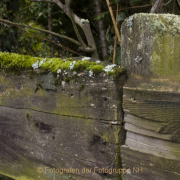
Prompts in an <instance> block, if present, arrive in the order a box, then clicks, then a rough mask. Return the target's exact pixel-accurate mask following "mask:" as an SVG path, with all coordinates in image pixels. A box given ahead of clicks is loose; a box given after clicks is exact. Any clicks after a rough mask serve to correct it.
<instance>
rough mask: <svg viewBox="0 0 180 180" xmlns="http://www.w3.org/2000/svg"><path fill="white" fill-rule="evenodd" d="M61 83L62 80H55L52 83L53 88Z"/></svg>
mask: <svg viewBox="0 0 180 180" xmlns="http://www.w3.org/2000/svg"><path fill="white" fill-rule="evenodd" d="M61 83H62V80H61V79H56V80H55V81H54V85H55V86H58V85H60V84H61Z"/></svg>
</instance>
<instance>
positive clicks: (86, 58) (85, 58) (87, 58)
mask: <svg viewBox="0 0 180 180" xmlns="http://www.w3.org/2000/svg"><path fill="white" fill-rule="evenodd" d="M89 59H91V58H90V57H84V58H82V61H84V60H89Z"/></svg>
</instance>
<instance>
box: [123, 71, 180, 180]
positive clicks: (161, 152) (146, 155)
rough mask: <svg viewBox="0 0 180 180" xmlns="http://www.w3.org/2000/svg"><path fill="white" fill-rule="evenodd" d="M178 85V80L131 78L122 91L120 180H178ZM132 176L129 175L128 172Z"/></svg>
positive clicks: (179, 169)
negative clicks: (136, 170)
mask: <svg viewBox="0 0 180 180" xmlns="http://www.w3.org/2000/svg"><path fill="white" fill-rule="evenodd" d="M179 87H180V81H179V77H178V76H157V75H144V74H143V75H137V74H133V75H132V76H131V77H130V78H129V79H128V80H127V82H126V84H125V85H124V87H123V92H124V93H123V109H124V113H125V114H124V122H125V125H124V128H125V129H126V131H127V133H126V141H125V146H121V156H122V163H123V168H125V169H128V168H130V169H133V168H134V167H142V168H143V172H142V173H131V174H128V173H125V174H123V175H122V178H123V180H132V179H139V180H159V179H162V180H169V179H173V180H174V179H176V180H178V179H180V168H179V167H180V166H179V165H180V164H179V163H180V151H179V149H180V121H179V119H180V111H179V109H180V92H179ZM131 172H132V171H131Z"/></svg>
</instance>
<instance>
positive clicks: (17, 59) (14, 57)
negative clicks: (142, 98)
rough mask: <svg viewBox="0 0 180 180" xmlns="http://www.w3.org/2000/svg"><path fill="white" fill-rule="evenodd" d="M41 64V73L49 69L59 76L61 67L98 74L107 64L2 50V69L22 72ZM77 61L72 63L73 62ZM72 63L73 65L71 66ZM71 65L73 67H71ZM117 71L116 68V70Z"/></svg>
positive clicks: (0, 55)
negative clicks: (4, 51)
mask: <svg viewBox="0 0 180 180" xmlns="http://www.w3.org/2000/svg"><path fill="white" fill-rule="evenodd" d="M42 60H43V63H42V64H41V66H40V69H41V70H40V71H39V73H47V72H49V70H51V71H52V73H53V74H55V76H56V77H57V70H58V69H60V70H61V72H63V71H67V70H72V71H76V72H78V73H79V72H82V71H84V70H87V71H93V74H98V73H100V72H104V70H103V69H104V68H105V66H106V65H105V64H104V63H101V64H98V63H97V62H90V61H88V60H84V61H82V60H76V59H72V58H69V59H66V60H64V59H61V58H53V59H51V58H46V59H43V58H39V57H31V56H27V55H19V54H14V53H2V52H0V67H1V69H3V70H5V71H7V72H10V73H12V72H18V73H20V72H21V71H22V70H24V69H33V68H32V65H33V64H35V63H37V62H39V63H40V62H42ZM74 61H75V62H76V63H75V64H74V65H72V63H73V62H74ZM70 65H71V66H70ZM70 67H71V69H70ZM116 69H118V68H116ZM115 71H116V70H115ZM108 74H113V72H109V73H108ZM30 78H31V79H33V78H34V75H33V74H32V73H31V75H30ZM65 81H66V82H69V81H70V79H69V78H68V79H65Z"/></svg>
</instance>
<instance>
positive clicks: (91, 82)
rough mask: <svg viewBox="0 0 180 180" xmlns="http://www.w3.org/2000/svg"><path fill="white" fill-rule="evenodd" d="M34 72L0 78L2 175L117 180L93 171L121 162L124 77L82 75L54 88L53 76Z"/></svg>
mask: <svg viewBox="0 0 180 180" xmlns="http://www.w3.org/2000/svg"><path fill="white" fill-rule="evenodd" d="M30 73H31V72H28V71H27V72H23V73H22V74H21V76H16V75H12V74H11V75H7V74H5V73H4V72H1V74H0V147H1V148H0V173H1V174H4V175H7V176H9V177H12V178H14V179H18V180H26V179H28V180H31V179H32V180H33V179H40V180H49V179H57V180H59V179H60V180H61V179H62V180H64V179H74V180H76V179H78V180H85V179H95V180H100V179H106V178H108V179H115V177H116V174H115V173H113V174H107V173H103V172H98V171H95V170H94V168H95V167H97V168H98V169H100V168H117V167H119V164H120V163H119V161H118V159H119V156H120V154H119V147H120V145H121V144H122V143H123V142H124V137H125V136H124V133H125V131H124V129H123V128H122V125H121V123H122V107H121V101H122V86H123V83H124V77H121V78H120V79H119V81H118V82H116V83H115V82H114V80H113V78H112V77H108V76H105V75H104V74H100V75H99V76H96V77H95V78H89V77H87V76H86V75H85V74H79V77H78V78H77V79H72V80H71V81H70V82H69V83H63V84H59V85H57V86H55V85H54V81H55V79H56V78H54V77H53V76H52V74H50V73H49V74H39V73H37V74H35V75H34V79H30V78H29V76H30ZM82 84H84V85H85V86H84V88H83V89H81V90H80V87H81V85H82ZM38 167H40V168H42V170H43V173H39V172H38V171H37V168H38ZM51 168H52V169H53V168H55V169H61V170H62V169H68V170H69V169H70V168H71V169H73V168H74V169H77V170H78V171H74V172H72V171H70V170H69V171H66V172H63V173H52V172H50V169H51ZM83 168H86V169H87V168H88V169H91V172H86V173H84V172H83V171H82V170H83ZM46 170H47V171H46Z"/></svg>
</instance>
